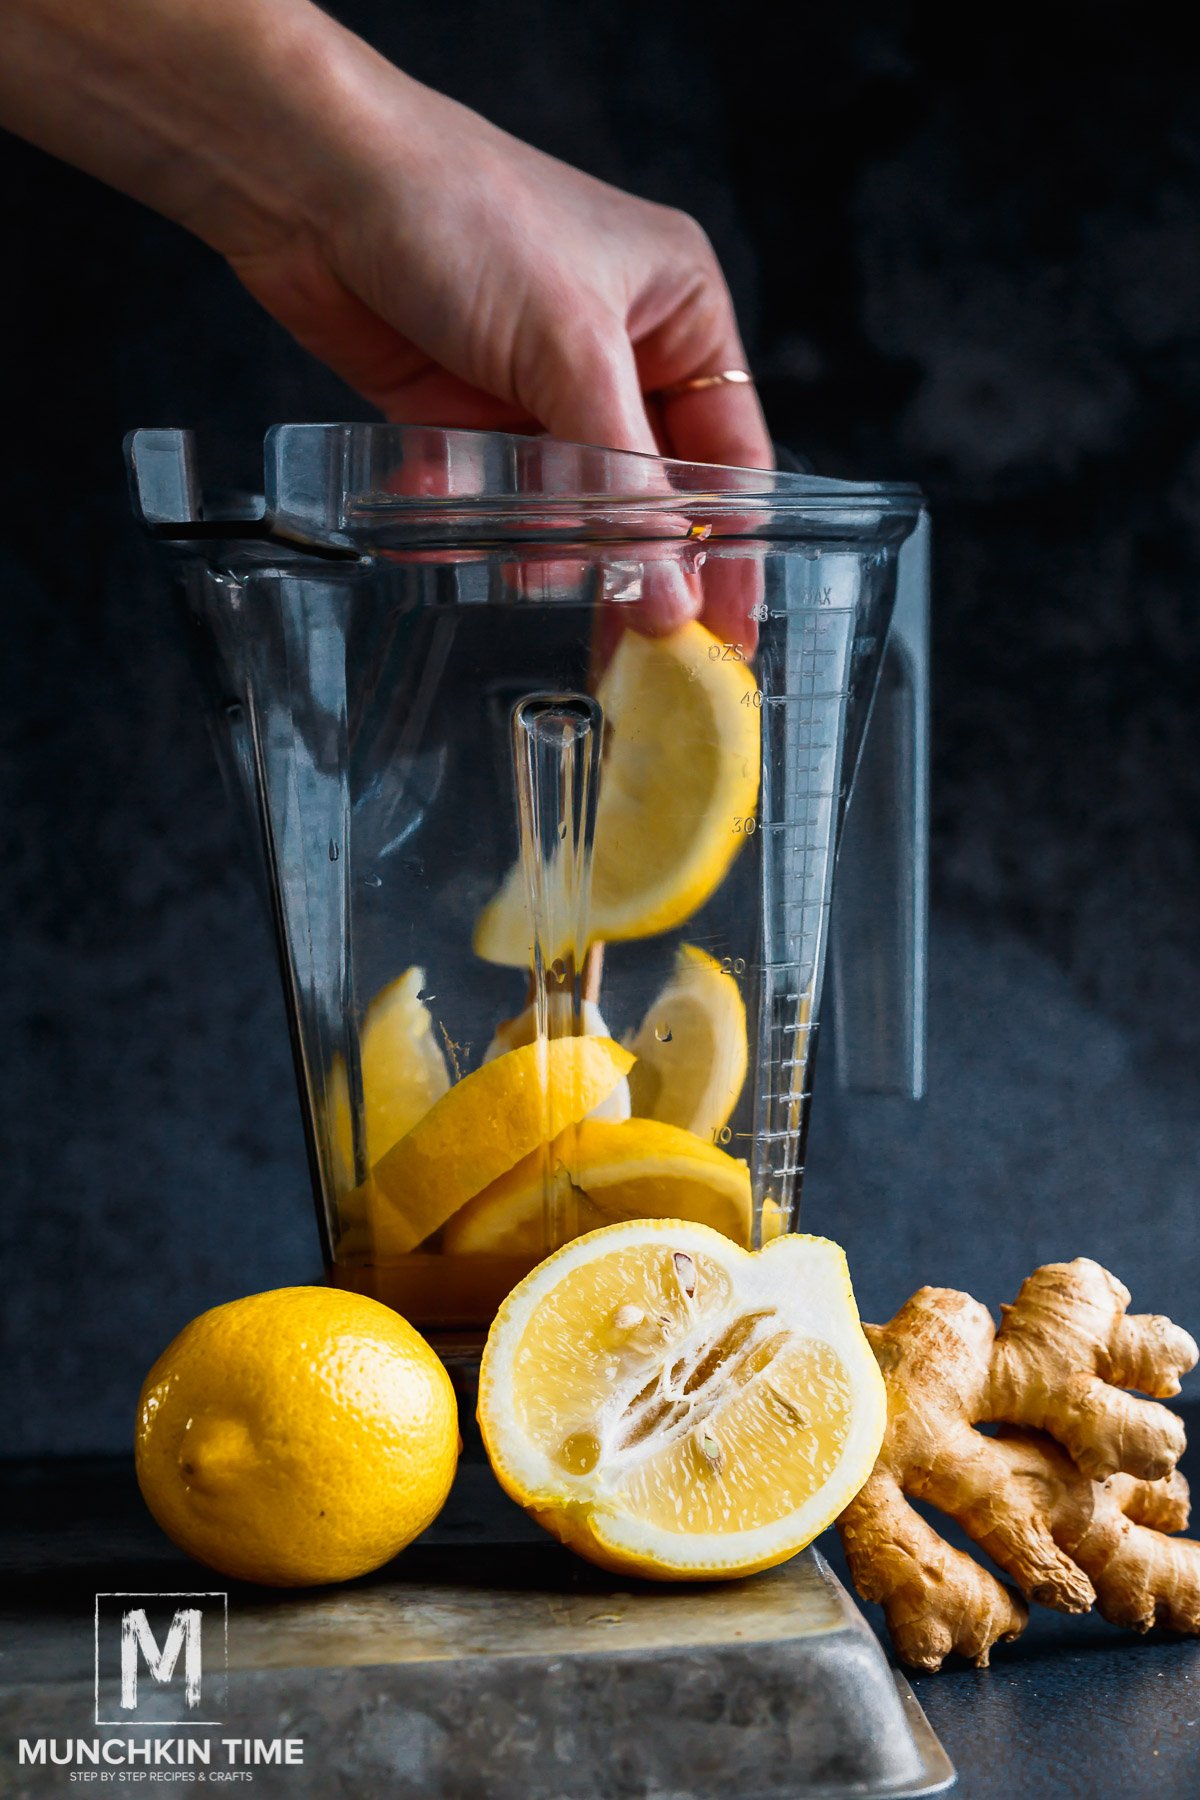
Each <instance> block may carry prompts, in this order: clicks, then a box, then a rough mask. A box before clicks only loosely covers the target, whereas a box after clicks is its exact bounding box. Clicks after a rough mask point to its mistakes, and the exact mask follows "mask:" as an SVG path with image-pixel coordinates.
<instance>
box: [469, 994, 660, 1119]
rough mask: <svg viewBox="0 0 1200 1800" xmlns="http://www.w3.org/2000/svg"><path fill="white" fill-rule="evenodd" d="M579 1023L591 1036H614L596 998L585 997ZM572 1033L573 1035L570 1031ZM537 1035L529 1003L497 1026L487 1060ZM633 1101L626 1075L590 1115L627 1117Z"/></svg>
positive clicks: (486, 1053)
mask: <svg viewBox="0 0 1200 1800" xmlns="http://www.w3.org/2000/svg"><path fill="white" fill-rule="evenodd" d="M579 1022H580V1025H581V1027H582V1029H583V1031H584V1033H586V1034H587V1035H588V1036H589V1037H605V1038H606V1037H610V1036H611V1035H612V1034H611V1033H610V1031H609V1029H608V1026H607V1025H606V1024H605V1022H604V1015H603V1013H602V1012H601V1011H600V1008H599V1007H598V1006H597V1005H596V1002H595V1001H594V1000H585V1001H583V1003H582V1005H581V1006H580V1008H579ZM568 1035H569V1034H568ZM536 1036H537V1008H536V1007H535V1006H527V1007H526V1008H525V1010H524V1012H521V1013H518V1014H517V1016H516V1018H515V1019H505V1020H503V1021H502V1023H501V1024H499V1025H497V1027H496V1034H495V1036H494V1037H493V1038H492V1041H491V1043H490V1044H489V1045H488V1047H487V1049H486V1051H485V1052H484V1057H483V1060H484V1062H493V1061H494V1060H495V1058H496V1057H497V1056H502V1055H503V1054H504V1052H505V1051H506V1050H516V1049H517V1048H518V1047H519V1046H520V1045H521V1044H531V1043H532V1042H533V1040H534V1038H535V1037H536ZM632 1110H633V1109H632V1107H631V1106H630V1104H629V1082H628V1080H627V1079H626V1077H625V1076H622V1077H621V1079H620V1081H618V1083H617V1085H616V1087H615V1088H614V1089H613V1091H612V1093H611V1094H606V1095H605V1097H604V1099H603V1100H601V1102H600V1104H599V1106H594V1107H593V1108H592V1110H591V1113H590V1114H589V1115H588V1116H589V1117H590V1118H593V1119H627V1118H628V1117H629V1115H630V1113H631V1111H632Z"/></svg>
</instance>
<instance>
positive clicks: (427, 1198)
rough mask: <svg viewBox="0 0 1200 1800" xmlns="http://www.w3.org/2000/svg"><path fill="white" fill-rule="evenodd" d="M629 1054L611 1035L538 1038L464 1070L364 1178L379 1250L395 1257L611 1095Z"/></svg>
mask: <svg viewBox="0 0 1200 1800" xmlns="http://www.w3.org/2000/svg"><path fill="white" fill-rule="evenodd" d="M632 1062H633V1057H632V1055H631V1054H630V1052H629V1051H628V1050H623V1049H622V1048H621V1046H620V1044H614V1043H613V1041H612V1039H611V1038H601V1037H575V1038H552V1039H546V1038H542V1039H540V1040H539V1041H538V1042H537V1043H533V1044H525V1045H523V1046H522V1047H521V1048H520V1049H518V1050H509V1051H508V1052H507V1053H506V1054H505V1055H504V1056H498V1057H496V1059H495V1061H494V1062H489V1063H484V1065H483V1067H482V1068H479V1069H476V1070H475V1072H474V1073H473V1074H471V1075H466V1076H464V1077H463V1079H462V1080H461V1081H459V1082H456V1083H455V1085H454V1086H453V1087H452V1088H451V1089H450V1090H449V1092H448V1093H446V1094H443V1095H442V1098H441V1099H440V1100H439V1101H438V1102H437V1103H436V1105H434V1106H432V1107H431V1108H430V1109H429V1111H428V1112H427V1113H426V1114H425V1116H424V1118H422V1119H419V1120H418V1122H417V1123H416V1124H415V1125H414V1126H413V1128H412V1130H411V1131H409V1132H407V1133H406V1134H405V1136H404V1137H402V1138H401V1139H400V1141H399V1143H397V1144H393V1146H392V1148H391V1149H390V1150H389V1151H388V1153H387V1155H386V1156H384V1157H383V1158H382V1159H381V1160H380V1161H379V1162H378V1163H376V1165H375V1167H374V1168H373V1169H372V1170H371V1174H370V1176H369V1177H368V1180H367V1184H366V1185H367V1188H368V1201H369V1211H370V1215H371V1220H372V1226H373V1233H374V1247H375V1252H376V1254H377V1255H379V1256H385V1257H386V1256H401V1255H403V1254H404V1253H405V1252H406V1251H408V1250H412V1249H415V1247H416V1246H417V1245H418V1244H419V1243H421V1242H422V1240H423V1239H425V1238H427V1237H428V1236H429V1235H430V1233H431V1232H434V1231H436V1230H437V1229H438V1227H439V1226H441V1225H444V1224H445V1222H446V1220H447V1219H448V1218H450V1216H451V1214H453V1213H456V1212H457V1211H458V1209H459V1207H460V1206H463V1205H465V1204H466V1202H467V1201H468V1200H470V1199H471V1197H472V1196H473V1195H474V1194H477V1193H479V1192H480V1190H481V1189H482V1188H485V1187H487V1186H488V1184H489V1183H490V1182H493V1181H495V1180H497V1178H498V1177H499V1176H501V1175H503V1174H504V1172H505V1171H506V1170H507V1169H511V1168H512V1166H513V1164H514V1163H518V1162H520V1160H521V1158H522V1157H523V1156H528V1155H529V1153H530V1151H531V1150H534V1149H536V1148H537V1146H538V1145H539V1144H541V1143H547V1142H549V1140H550V1139H551V1138H556V1137H557V1136H558V1135H559V1133H560V1132H562V1131H564V1130H565V1129H566V1127H567V1126H568V1125H571V1124H574V1123H575V1122H576V1121H577V1120H579V1119H582V1118H583V1116H584V1114H585V1113H588V1112H590V1111H591V1110H592V1108H593V1106H595V1105H597V1104H598V1102H599V1101H601V1100H603V1098H604V1096H605V1095H606V1094H609V1093H611V1092H612V1090H613V1088H614V1087H616V1085H617V1083H618V1081H620V1079H621V1077H622V1076H623V1075H625V1074H627V1073H628V1071H629V1067H630V1064H631V1063H632Z"/></svg>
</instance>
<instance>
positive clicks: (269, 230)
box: [0, 0, 771, 466]
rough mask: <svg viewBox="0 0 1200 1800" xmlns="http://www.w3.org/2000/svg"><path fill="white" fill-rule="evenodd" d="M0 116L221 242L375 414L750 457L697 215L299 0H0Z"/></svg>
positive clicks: (750, 433)
mask: <svg viewBox="0 0 1200 1800" xmlns="http://www.w3.org/2000/svg"><path fill="white" fill-rule="evenodd" d="M0 122H3V123H5V124H7V125H9V126H10V127H11V128H12V129H14V130H16V131H18V132H20V133H21V134H22V135H24V136H26V137H28V138H30V139H31V140H32V141H33V142H36V143H39V144H41V145H43V146H44V147H45V148H47V149H49V150H52V151H54V152H55V153H56V154H58V155H60V156H63V157H65V158H67V160H69V161H73V162H75V163H77V164H78V165H79V166H80V167H81V168H85V169H88V170H90V171H91V172H92V173H94V174H97V175H99V176H101V177H102V178H103V179H104V180H107V181H109V182H111V183H112V184H113V185H114V186H116V187H120V188H123V189H124V190H125V191H126V192H127V193H130V194H133V195H135V196H136V197H138V198H140V199H143V200H145V201H147V203H148V204H150V205H152V206H155V207H156V208H157V209H158V210H159V211H161V212H164V213H166V214H167V215H168V216H169V217H171V218H174V219H177V220H179V221H180V222H181V223H183V224H184V225H186V226H188V227H189V228H190V229H192V230H193V231H195V232H197V233H198V234H199V235H200V236H201V237H203V238H204V239H205V240H206V241H207V242H208V243H210V244H212V245H213V246H214V247H215V248H216V249H217V250H219V251H220V252H221V254H222V255H224V256H225V257H226V258H227V259H228V261H229V263H230V266H231V267H232V268H233V269H234V270H235V271H236V273H237V274H238V276H239V277H240V278H241V280H242V281H243V282H244V283H245V285H246V286H247V288H249V290H250V292H251V293H252V294H254V295H255V297H256V298H257V299H258V300H260V301H261V302H262V304H263V305H264V306H265V307H266V308H267V310H268V311H269V312H271V313H272V314H273V315H274V316H275V318H277V319H278V320H279V321H280V323H281V324H283V325H285V326H286V327H287V329H288V330H289V331H290V332H292V333H293V335H294V336H295V337H296V338H298V339H299V341H300V342H301V343H302V344H304V345H305V346H306V348H308V349H309V350H311V351H313V353H314V354H315V355H317V356H319V357H320V358H321V359H322V360H323V361H325V362H326V363H328V364H329V365H330V367H332V368H333V369H335V370H336V371H337V372H338V373H339V374H340V375H342V376H343V377H344V378H345V379H346V380H347V381H349V382H350V383H351V385H352V386H354V387H355V388H357V389H358V390H359V392H360V393H362V394H363V395H364V396H365V397H366V398H367V399H368V400H370V401H372V402H373V403H374V404H375V405H377V406H378V407H379V408H380V409H381V410H382V411H383V412H384V413H386V414H387V416H388V417H389V418H393V419H403V420H406V421H412V422H421V421H423V422H429V423H437V424H444V425H455V424H457V425H470V426H481V427H509V428H515V429H529V428H530V427H542V428H544V429H546V430H547V431H550V432H551V433H553V434H555V435H556V436H559V437H565V438H573V439H577V440H581V441H583V442H585V443H587V442H590V443H599V444H606V445H610V446H612V447H614V448H616V449H623V450H643V451H652V450H654V449H656V448H660V449H663V450H666V451H669V452H670V453H672V454H675V455H678V456H683V457H689V458H693V459H696V460H699V461H704V462H727V463H729V462H731V463H742V464H748V465H752V466H753V465H759V466H766V465H769V463H770V459H771V449H770V442H769V439H768V437H767V433H766V429H765V426H764V424H763V419H762V413H761V411H760V409H759V405H758V401H757V398H756V396H755V394H754V390H753V388H751V387H745V386H742V387H736V386H724V387H718V388H714V389H709V390H707V391H705V392H694V393H690V394H684V395H681V396H678V397H676V398H674V399H671V400H669V401H667V402H665V403H663V404H661V405H652V407H651V410H652V411H653V412H654V415H655V417H654V420H653V423H652V421H651V418H650V416H649V413H648V410H647V404H646V401H645V400H644V398H643V396H644V395H645V394H647V393H653V391H654V390H656V389H660V388H663V387H665V386H668V385H670V384H671V383H674V382H677V381H680V380H685V379H687V378H689V377H691V376H693V375H698V374H711V373H715V372H718V371H720V370H723V369H730V368H741V367H743V366H744V363H745V354H744V351H743V349H742V345H741V342H740V340H739V337H738V331H737V324H736V321H735V319H734V314H733V307H732V303H731V301H730V297H729V292H728V289H727V288H726V285H725V281H724V279H723V277H722V274H721V271H720V268H719V266H718V264H717V261H716V258H715V256H714V254H713V251H712V248H711V246H710V245H709V243H708V240H707V239H706V238H705V236H704V233H703V232H702V231H701V229H700V227H699V226H698V225H697V224H696V223H695V222H694V221H693V220H692V219H689V218H687V217H686V216H685V215H684V214H682V213H678V212H673V211H671V210H669V209H668V208H665V207H661V206H655V205H651V204H650V203H649V202H647V201H643V200H637V199H633V198H632V197H630V196H629V195H627V194H623V193H620V192H618V191H617V190H616V189H615V188H611V187H608V186H606V185H605V184H604V183H603V182H600V181H595V180H593V179H592V178H591V177H590V176H587V175H583V174H580V173H579V172H578V171H577V170H575V169H571V168H568V167H567V166H566V165H565V164H563V163H560V162H556V161H555V160H554V159H553V158H551V157H549V156H544V155H542V154H541V153H540V152H538V151H536V150H533V149H531V148H529V146H528V145H525V144H522V143H519V142H518V141H517V140H516V139H514V138H511V137H509V136H508V135H507V134H506V133H504V132H502V131H499V130H497V129H496V128H495V127H494V126H492V125H489V124H488V123H487V122H486V121H485V120H483V119H481V118H479V117H478V116H477V115H476V114H474V113H471V112H469V111H468V110H467V109H466V108H465V107H462V106H459V105H457V104H456V103H455V102H454V101H452V100H448V99H446V98H444V97H443V96H442V95H440V94H435V93H433V92H431V91H430V90H429V89H428V88H425V87H422V86H421V85H420V84H419V83H418V82H415V81H412V80H410V79H409V78H408V77H407V76H405V75H403V74H402V73H401V72H400V71H399V70H398V69H395V68H393V67H392V65H391V64H389V63H388V62H387V61H385V59H384V58H382V57H380V56H378V55H377V54H376V53H375V52H374V51H372V50H371V49H370V48H369V47H368V46H367V45H366V44H364V43H363V42H362V41H361V40H360V39H358V38H356V37H354V36H353V34H352V33H350V32H348V31H346V30H344V29H343V28H342V27H341V26H339V25H338V24H337V23H336V22H335V21H333V20H332V19H330V18H329V17H327V15H326V14H324V13H322V12H320V11H319V10H318V9H317V8H316V7H315V6H312V5H310V4H309V0H119V4H118V3H117V0H5V6H4V11H3V16H2V18H0Z"/></svg>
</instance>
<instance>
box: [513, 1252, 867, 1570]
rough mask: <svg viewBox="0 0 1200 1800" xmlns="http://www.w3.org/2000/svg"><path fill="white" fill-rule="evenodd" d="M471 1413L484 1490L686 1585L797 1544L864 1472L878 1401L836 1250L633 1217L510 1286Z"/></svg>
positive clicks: (616, 1563) (754, 1564) (562, 1533)
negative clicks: (755, 1244)
mask: <svg viewBox="0 0 1200 1800" xmlns="http://www.w3.org/2000/svg"><path fill="white" fill-rule="evenodd" d="M479 1422H480V1426H481V1428H482V1431H483V1438H484V1443H485V1444H486V1446H487V1451H488V1455H489V1457H490V1458H491V1462H492V1467H493V1469H494V1470H495V1473H496V1475H497V1478H498V1479H499V1481H500V1483H501V1485H502V1486H503V1487H504V1488H505V1490H506V1491H507V1492H508V1493H509V1494H510V1495H511V1496H512V1498H513V1499H514V1500H516V1501H517V1502H518V1503H519V1504H520V1505H521V1506H523V1507H524V1508H525V1509H526V1511H528V1512H529V1513H530V1514H532V1516H533V1517H534V1518H535V1519H537V1520H538V1521H539V1522H540V1523H541V1524H542V1525H543V1526H545V1528H546V1529H547V1530H548V1531H550V1532H551V1533H553V1535H554V1536H555V1537H557V1538H560V1539H561V1540H562V1542H563V1543H565V1544H569V1545H570V1546H571V1548H572V1549H574V1550H577V1551H578V1552H579V1553H580V1555H582V1556H585V1557H587V1558H589V1559H590V1560H591V1561H593V1562H597V1563H600V1564H601V1565H602V1566H603V1567H605V1568H609V1569H614V1570H617V1571H620V1572H622V1573H629V1574H634V1575H644V1576H653V1577H658V1578H662V1579H673V1580H695V1579H706V1578H715V1577H723V1576H730V1575H746V1574H750V1573H752V1572H753V1571H755V1570H757V1569H765V1568H770V1567H771V1566H772V1565H773V1564H775V1563H779V1562H783V1561H784V1560H785V1559H786V1558H787V1557H789V1556H792V1555H794V1554H795V1552H796V1551H797V1550H800V1549H802V1548H803V1547H804V1545H805V1544H807V1543H809V1542H811V1540H812V1539H813V1538H814V1537H815V1536H816V1535H817V1533H818V1532H820V1531H822V1530H823V1529H824V1527H825V1526H826V1525H828V1524H829V1523H830V1522H831V1521H832V1520H833V1519H834V1518H836V1517H837V1515H838V1513H840V1512H841V1511H842V1509H843V1508H844V1507H845V1506H846V1505H847V1504H848V1502H849V1501H850V1500H851V1499H852V1498H853V1496H854V1495H855V1494H856V1493H857V1492H858V1489H859V1488H860V1487H861V1486H862V1484H863V1482H864V1481H865V1480H866V1479H867V1476H868V1475H869V1474H870V1472H871V1469H872V1468H873V1466H874V1463H875V1458H876V1456H877V1455H878V1453H879V1448H880V1445H881V1444H882V1442H883V1433H884V1425H885V1422H886V1400H885V1395H884V1387H883V1380H882V1377H881V1376H880V1373H879V1369H878V1367H877V1366H876V1363H875V1358H874V1356H873V1355H872V1353H871V1348H870V1345H869V1344H868V1343H867V1340H866V1337H865V1336H864V1334H863V1330H862V1327H861V1325H860V1323H859V1319H858V1312H857V1309H856V1307H855V1304H854V1295H853V1292H852V1290H851V1286H850V1276H849V1271H848V1269H847V1267H846V1258H845V1255H844V1253H843V1252H842V1250H841V1249H840V1248H839V1247H838V1246H837V1245H836V1244H834V1243H831V1242H830V1241H829V1240H828V1239H826V1238H814V1237H800V1236H784V1237H780V1238H777V1239H776V1240H775V1241H774V1242H773V1243H771V1244H769V1245H767V1246H766V1248H764V1249H763V1250H760V1251H758V1252H756V1253H750V1252H747V1251H745V1250H741V1249H739V1248H738V1247H737V1245H735V1244H733V1243H731V1242H730V1241H729V1240H728V1239H727V1238H725V1237H722V1236H721V1234H720V1233H719V1232H716V1231H712V1230H710V1229H708V1228H707V1227H706V1226H703V1225H696V1224H686V1223H684V1222H682V1221H680V1220H648V1221H640V1222H629V1223H626V1224H618V1225H609V1226H606V1227H605V1228H604V1229H603V1230H600V1231H594V1232H591V1233H589V1234H588V1236H586V1237H583V1238H578V1239H577V1240H576V1241H575V1242H574V1243H572V1244H568V1245H566V1247H565V1248H564V1249H562V1250H559V1251H557V1252H556V1253H555V1254H554V1255H553V1256H552V1257H549V1258H548V1259H547V1260H546V1261H545V1262H544V1263H542V1264H541V1265H540V1266H539V1267H538V1268H536V1269H534V1270H533V1271H532V1272H531V1273H530V1274H529V1275H527V1276H526V1277H525V1279H524V1280H523V1281H521V1282H520V1283H519V1284H518V1285H517V1287H516V1288H514V1290H513V1291H512V1293H511V1294H510V1295H509V1296H508V1298H507V1299H506V1300H505V1302H504V1304H503V1305H502V1306H501V1308H500V1311H499V1312H498V1314H497V1315H496V1319H495V1321H494V1323H493V1325H492V1329H491V1331H490V1333H489V1335H488V1341H487V1347H486V1349H485V1351H484V1355H483V1363H482V1368H481V1372H480V1382H479Z"/></svg>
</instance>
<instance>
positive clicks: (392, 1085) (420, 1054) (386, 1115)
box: [329, 968, 450, 1180]
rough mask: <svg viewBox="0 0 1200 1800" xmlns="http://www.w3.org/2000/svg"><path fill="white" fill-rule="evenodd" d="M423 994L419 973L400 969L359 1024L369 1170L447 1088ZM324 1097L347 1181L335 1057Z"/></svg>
mask: <svg viewBox="0 0 1200 1800" xmlns="http://www.w3.org/2000/svg"><path fill="white" fill-rule="evenodd" d="M424 988H425V971H424V969H418V968H412V969H406V970H405V972H404V974H403V975H399V976H397V978H396V980H395V981H393V982H390V983H389V984H388V986H387V987H385V988H382V989H381V990H380V992H379V993H378V994H376V996H375V998H374V999H373V1000H372V1002H371V1004H370V1006H368V1008H367V1011H366V1016H365V1017H364V1019H363V1024H362V1032H361V1034H360V1037H359V1056H360V1058H361V1065H362V1086H363V1127H364V1134H365V1139H366V1151H367V1162H368V1163H370V1164H373V1163H377V1162H378V1161H379V1158H380V1157H381V1156H382V1155H383V1154H384V1152H385V1151H387V1150H390V1149H391V1147H392V1145H393V1144H394V1143H395V1142H396V1140H397V1138H402V1137H403V1136H404V1134H405V1132H406V1131H409V1130H411V1128H412V1127H413V1126H414V1125H415V1124H416V1122H417V1120H418V1119H419V1118H421V1117H422V1115H423V1114H424V1113H427V1112H428V1111H429V1108H430V1107H431V1106H432V1105H433V1103H434V1101H435V1100H440V1099H441V1097H442V1095H443V1094H444V1093H445V1092H446V1090H447V1088H448V1087H449V1086H450V1076H449V1072H448V1071H447V1068H446V1059H445V1057H444V1056H443V1054H442V1050H441V1046H440V1045H439V1043H438V1041H437V1039H436V1038H435V1037H434V1035H433V1019H432V1017H431V1015H430V1012H429V1008H428V1007H427V1006H426V1005H425V1004H424V1002H423V1000H422V998H421V996H422V993H423V991H424ZM329 1092H330V1100H329V1105H330V1114H331V1117H332V1121H333V1141H334V1147H335V1151H336V1154H337V1156H338V1159H339V1162H340V1165H341V1167H342V1168H343V1169H344V1170H345V1171H346V1172H347V1174H348V1175H349V1172H350V1171H351V1170H352V1169H353V1167H354V1151H353V1144H352V1138H351V1131H350V1092H349V1088H348V1085H347V1082H346V1065H345V1063H344V1062H343V1061H342V1059H341V1057H340V1056H339V1057H336V1058H335V1060H334V1064H333V1068H332V1071H331V1074H330V1083H329ZM350 1179H351V1180H352V1179H353V1177H352V1176H350Z"/></svg>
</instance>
